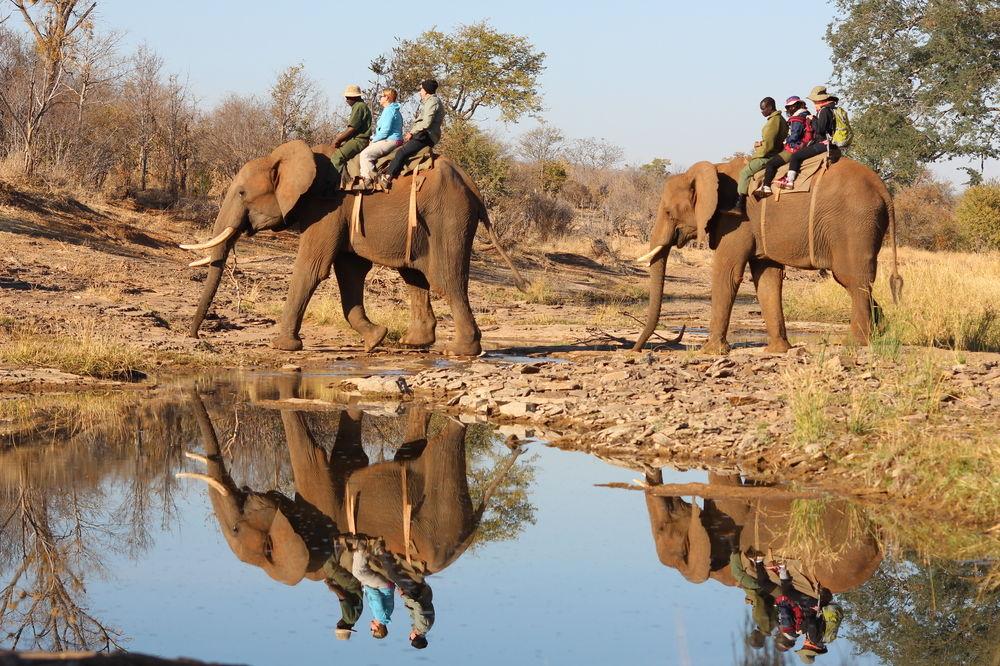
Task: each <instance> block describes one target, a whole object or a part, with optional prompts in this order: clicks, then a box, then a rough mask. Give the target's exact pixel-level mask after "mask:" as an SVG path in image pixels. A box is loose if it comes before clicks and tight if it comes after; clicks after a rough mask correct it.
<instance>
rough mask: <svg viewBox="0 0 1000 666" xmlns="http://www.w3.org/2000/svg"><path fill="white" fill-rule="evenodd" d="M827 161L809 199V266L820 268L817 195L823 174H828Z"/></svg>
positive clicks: (820, 171)
mask: <svg viewBox="0 0 1000 666" xmlns="http://www.w3.org/2000/svg"><path fill="white" fill-rule="evenodd" d="M826 164H827V163H826V160H824V161H823V166H821V167H820V169H819V173H817V174H816V182H814V183H813V186H812V192H811V194H810V197H809V231H808V233H809V265H810V266H812V267H813V268H819V267H818V266H817V265H816V241H815V240H814V236H815V231H816V193H817V192H819V186H820V183H822V182H823V174H824V173H826Z"/></svg>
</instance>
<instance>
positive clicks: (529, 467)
mask: <svg viewBox="0 0 1000 666" xmlns="http://www.w3.org/2000/svg"><path fill="white" fill-rule="evenodd" d="M499 442H500V439H499V438H498V437H497V435H496V433H495V432H494V431H493V428H492V427H491V426H488V425H486V424H475V425H472V426H470V427H469V429H468V433H467V435H466V438H465V446H466V453H467V456H468V467H469V495H470V497H471V498H472V502H473V504H475V505H477V506H478V505H479V504H480V503H481V502H482V500H483V496H484V495H485V493H486V491H487V489H488V488H489V487H490V485H491V484H492V483H493V481H494V480H495V479H496V478H497V475H499V474H503V472H504V469H506V466H505V465H504V460H505V459H507V458H508V456H509V454H510V451H509V450H508V449H507V448H506V447H504V446H502V445H500V443H499ZM532 462H533V458H531V459H528V460H519V461H518V462H516V463H514V465H513V466H511V467H510V470H509V471H508V472H507V473H506V475H505V476H504V477H503V479H502V481H501V482H500V484H499V485H498V486H497V488H496V491H495V492H494V493H493V497H492V499H491V500H490V502H489V505H488V508H487V510H486V512H485V513H484V514H483V518H482V521H481V522H480V524H479V529H478V530H477V532H476V537H475V541H473V542H472V547H473V548H475V547H476V546H479V545H482V544H485V543H491V542H494V541H508V540H511V539H516V538H517V536H518V535H519V534H520V533H521V530H522V529H524V526H525V525H534V524H535V506H534V505H533V504H532V503H531V502H530V501H529V500H528V489H529V488H530V487H531V484H532V483H533V482H534V480H535V467H534V465H533V464H532Z"/></svg>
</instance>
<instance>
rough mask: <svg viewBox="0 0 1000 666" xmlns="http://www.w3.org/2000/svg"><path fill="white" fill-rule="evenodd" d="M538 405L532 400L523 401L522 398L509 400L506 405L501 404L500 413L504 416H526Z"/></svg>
mask: <svg viewBox="0 0 1000 666" xmlns="http://www.w3.org/2000/svg"><path fill="white" fill-rule="evenodd" d="M535 409H536V405H535V404H534V403H531V402H522V401H520V400H518V401H515V402H508V403H507V404H505V405H500V413H501V414H503V415H504V416H513V417H515V418H517V417H519V416H525V415H526V414H528V413H529V412H534V411H535Z"/></svg>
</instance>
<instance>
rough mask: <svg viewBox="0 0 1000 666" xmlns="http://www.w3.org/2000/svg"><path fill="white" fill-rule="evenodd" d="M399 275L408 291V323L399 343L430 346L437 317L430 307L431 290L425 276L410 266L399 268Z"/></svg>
mask: <svg viewBox="0 0 1000 666" xmlns="http://www.w3.org/2000/svg"><path fill="white" fill-rule="evenodd" d="M399 275H400V276H401V277H402V278H403V281H404V282H406V284H407V287H408V291H409V292H410V324H409V326H408V327H407V329H406V335H404V336H403V339H402V340H400V341H399V342H400V344H402V345H404V346H406V347H430V346H431V345H433V344H434V341H435V340H436V339H437V338H436V337H435V334H434V331H435V329H436V328H437V318H436V317H435V316H434V310H433V309H432V308H431V292H430V285H429V284H428V283H427V278H426V277H424V274H423V273H421V272H420V271H418V270H415V269H412V268H401V269H399Z"/></svg>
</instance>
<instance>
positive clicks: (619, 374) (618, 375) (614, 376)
mask: <svg viewBox="0 0 1000 666" xmlns="http://www.w3.org/2000/svg"><path fill="white" fill-rule="evenodd" d="M628 378H629V371H628V370H616V371H615V372H609V373H607V374H604V375H602V376H601V382H603V383H607V384H611V383H614V382H623V381H625V380H626V379H628Z"/></svg>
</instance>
